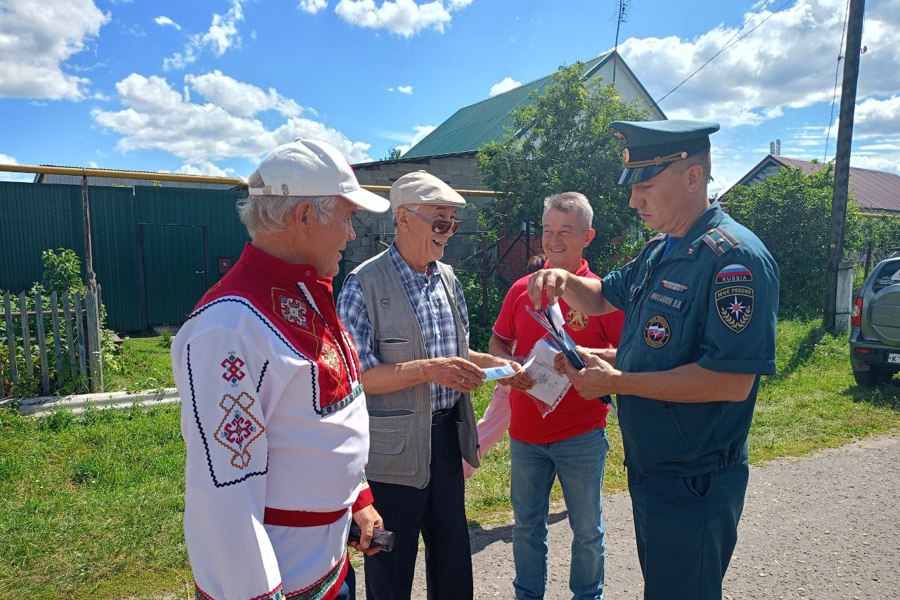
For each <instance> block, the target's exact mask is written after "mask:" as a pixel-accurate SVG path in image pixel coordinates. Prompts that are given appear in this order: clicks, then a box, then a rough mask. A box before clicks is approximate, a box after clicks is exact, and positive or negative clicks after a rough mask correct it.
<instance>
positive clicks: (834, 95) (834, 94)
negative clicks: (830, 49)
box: [822, 0, 850, 162]
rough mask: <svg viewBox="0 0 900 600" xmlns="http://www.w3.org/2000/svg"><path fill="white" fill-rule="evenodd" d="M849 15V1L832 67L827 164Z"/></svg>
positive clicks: (826, 136) (825, 157) (826, 146)
mask: <svg viewBox="0 0 900 600" xmlns="http://www.w3.org/2000/svg"><path fill="white" fill-rule="evenodd" d="M849 13H850V0H847V9H846V10H844V25H843V27H841V45H840V46H838V57H837V65H836V66H835V67H834V91H833V92H832V94H831V115H829V117H828V131H827V132H826V133H825V156H824V157H823V158H822V161H823V162H828V140H829V139H830V138H831V125H832V124H833V123H834V103H835V100H836V99H837V89H838V77H839V76H840V70H841V61H842V60H843V59H844V55H843V54H841V51H842V50H843V49H844V35H845V34H846V33H847V15H848V14H849Z"/></svg>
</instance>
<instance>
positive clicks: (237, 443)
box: [214, 392, 266, 469]
mask: <svg viewBox="0 0 900 600" xmlns="http://www.w3.org/2000/svg"><path fill="white" fill-rule="evenodd" d="M242 400H243V401H242ZM254 402H256V400H255V399H254V398H253V397H252V396H250V395H248V394H247V392H241V395H240V396H238V397H237V398H235V397H234V396H230V395H228V394H225V396H223V397H222V399H221V400H220V401H219V406H220V407H221V408H222V410H224V411H225V416H224V417H222V422H221V423H219V428H218V429H216V433H215V436H214V437H215V438H216V441H217V442H219V443H220V444H222V445H223V446H224V447H225V448H227V449H228V450H229V451H230V452H231V453H232V454H233V456H232V457H231V465H232V466H233V467H235V468H237V469H243V468H246V467H247V465H249V464H250V459H251V458H252V456H251V455H250V445H251V444H252V443H253V442H255V441H256V439H257V438H258V437H259V436H261V435H262V434H263V432H264V431H265V430H266V428H265V427H263V425H262V423H260V422H259V421H257V420H256V417H254V416H253V414H252V413H251V412H250V407H251V406H253V403H254Z"/></svg>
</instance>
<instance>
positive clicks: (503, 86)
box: [491, 77, 522, 98]
mask: <svg viewBox="0 0 900 600" xmlns="http://www.w3.org/2000/svg"><path fill="white" fill-rule="evenodd" d="M520 85H522V82H521V81H516V80H515V79H513V78H512V77H504V78H503V79H502V80H501V81H498V82H497V83H495V84H494V85H492V86H491V98H493V97H494V96H496V95H497V94H502V93H503V92H508V91H509V90H512V89H515V88H517V87H519V86H520Z"/></svg>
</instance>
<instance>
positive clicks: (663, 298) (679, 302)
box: [650, 292, 684, 310]
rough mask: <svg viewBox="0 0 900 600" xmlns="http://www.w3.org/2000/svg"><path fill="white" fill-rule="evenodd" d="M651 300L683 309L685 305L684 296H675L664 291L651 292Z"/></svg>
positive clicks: (676, 308)
mask: <svg viewBox="0 0 900 600" xmlns="http://www.w3.org/2000/svg"><path fill="white" fill-rule="evenodd" d="M650 300H652V301H653V302H656V303H657V304H662V305H663V306H668V307H669V308H674V309H675V310H681V307H683V306H684V298H675V297H674V296H670V295H668V294H663V293H662V292H652V293H651V294H650Z"/></svg>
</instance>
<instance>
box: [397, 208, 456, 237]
mask: <svg viewBox="0 0 900 600" xmlns="http://www.w3.org/2000/svg"><path fill="white" fill-rule="evenodd" d="M406 210H408V211H409V212H411V213H412V214H414V215H416V216H417V217H419V218H420V219H422V220H423V221H425V222H426V223H428V224H430V225H431V231H432V232H434V233H440V234H444V233H448V232H449V233H450V235H453V234H454V233H456V232H457V231H459V226H460V225H462V221H458V220H456V219H449V220H448V219H442V218H440V217H437V218H434V219H427V218H425V217H423V216H422V215H420V214H419V213H417V212H416V211H414V210H412V209H411V208H407V209H406Z"/></svg>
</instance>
